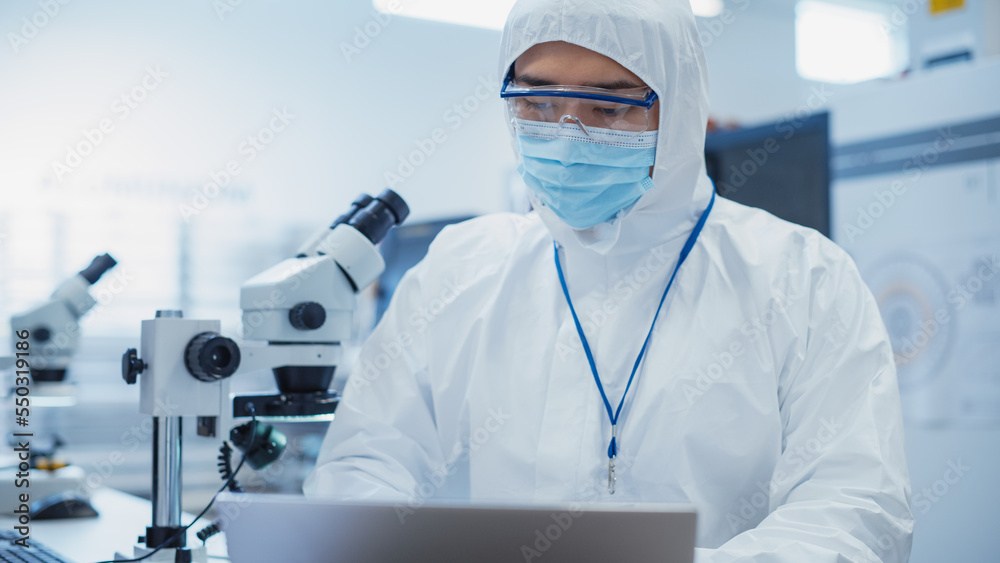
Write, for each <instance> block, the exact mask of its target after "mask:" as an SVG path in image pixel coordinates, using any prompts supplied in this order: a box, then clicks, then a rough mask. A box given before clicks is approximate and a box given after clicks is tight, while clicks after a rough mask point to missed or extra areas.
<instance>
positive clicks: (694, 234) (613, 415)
mask: <svg viewBox="0 0 1000 563" xmlns="http://www.w3.org/2000/svg"><path fill="white" fill-rule="evenodd" d="M714 204H715V190H712V199H711V200H709V202H708V207H706V208H705V211H704V212H703V213H702V214H701V217H699V218H698V222H697V223H696V224H695V226H694V229H692V230H691V234H690V235H688V238H687V242H685V243H684V247H683V248H682V249H681V254H680V257H679V258H678V259H677V265H676V266H674V272H673V274H671V275H670V281H668V282H667V288H666V289H664V290H663V296H662V297H660V304H659V305H657V307H656V314H655V315H653V322H652V324H650V326H649V332H648V333H647V334H646V339H645V340H644V341H643V342H642V348H640V349H639V356H638V357H637V358H636V359H635V364H633V365H632V374H631V375H629V378H628V383H627V384H626V385H625V392H624V393H622V400H621V402H619V403H618V408H617V409H616V410H614V411H613V412H612V410H611V402H610V401H608V395H607V394H606V393H605V392H604V385H602V384H601V378H600V376H599V375H597V364H596V363H595V362H594V354H593V352H591V350H590V344H589V343H588V342H587V336H586V335H584V333H583V327H582V326H581V325H580V318H579V317H577V315H576V309H574V308H573V301H572V300H571V299H570V297H569V289H568V288H567V287H566V277H565V276H564V275H563V271H562V265H561V264H560V263H559V245H558V244H556V243H555V242H553V243H552V246H553V248H554V249H555V256H556V272H558V273H559V284H560V285H562V290H563V295H565V296H566V304H567V305H569V312H570V313H572V314H573V322H574V323H575V324H576V332H577V334H579V335H580V342H581V343H583V351H584V352H585V353H586V354H587V362H588V363H589V364H590V372H591V373H593V374H594V382H595V383H597V390H598V391H600V392H601V399H603V400H604V408H605V409H607V411H608V418H609V419H610V420H611V443H610V445H608V460H609V461H608V491H609V492H610V493H611V494H614V493H615V469H614V468H615V465H614V460H615V458H616V457H617V456H618V444H617V442H618V436H617V434H618V433H617V427H618V417H619V416H620V415H621V412H622V407H623V406H624V405H625V397H627V396H628V390H629V389H630V388H631V387H632V380H633V379H635V374H636V373H637V372H638V371H639V364H641V363H642V356H643V355H644V354H645V353H646V346H648V345H649V339H650V338H651V337H652V336H653V327H654V326H656V319H657V318H658V317H659V316H660V309H662V308H663V302H664V301H665V300H666V299H667V293H668V292H669V291H670V286H672V285H673V284H674V278H676V277H677V271H678V270H680V269H681V264H683V263H684V260H686V259H687V257H688V254H690V253H691V249H692V248H694V243H695V242H696V241H697V240H698V235H700V234H701V230H702V228H703V227H704V226H705V221H706V220H707V219H708V214H709V213H711V211H712V206H713V205H714Z"/></svg>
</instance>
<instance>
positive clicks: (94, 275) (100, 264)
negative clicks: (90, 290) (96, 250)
mask: <svg viewBox="0 0 1000 563" xmlns="http://www.w3.org/2000/svg"><path fill="white" fill-rule="evenodd" d="M117 263H118V262H116V261H115V259H114V258H112V257H111V255H110V254H107V253H105V254H101V255H100V256H97V257H96V258H94V259H93V260H92V261H91V262H90V265H89V266H87V267H86V268H84V269H83V270H80V275H81V276H83V279H85V280H87V283H89V284H90V285H94V283H96V282H97V280H99V279H101V276H103V275H104V272H107V271H108V270H110V269H111V268H114V267H115V264H117Z"/></svg>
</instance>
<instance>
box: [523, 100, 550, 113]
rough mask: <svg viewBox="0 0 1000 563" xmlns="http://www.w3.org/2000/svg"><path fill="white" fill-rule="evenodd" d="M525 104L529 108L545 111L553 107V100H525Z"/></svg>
mask: <svg viewBox="0 0 1000 563" xmlns="http://www.w3.org/2000/svg"><path fill="white" fill-rule="evenodd" d="M524 104H525V107H526V108H527V109H530V110H535V111H545V110H549V109H552V102H542V101H533V100H525V101H524Z"/></svg>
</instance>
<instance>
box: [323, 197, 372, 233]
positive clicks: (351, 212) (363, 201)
mask: <svg viewBox="0 0 1000 563" xmlns="http://www.w3.org/2000/svg"><path fill="white" fill-rule="evenodd" d="M373 201H375V200H374V199H373V198H372V196H370V195H368V194H361V195H359V196H358V197H357V199H355V200H354V201H353V202H352V203H351V208H350V209H348V210H347V212H346V213H344V214H343V215H341V216H340V217H337V220H336V221H334V222H333V224H332V225H330V228H331V229H334V228H336V227H337V225H340V224H343V223H347V222H348V221H350V220H351V218H352V217H354V216H355V215H357V214H358V211H361V210H362V209H364V208H365V207H368V204H370V203H371V202H373Z"/></svg>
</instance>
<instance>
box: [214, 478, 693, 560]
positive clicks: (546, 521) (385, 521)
mask: <svg viewBox="0 0 1000 563" xmlns="http://www.w3.org/2000/svg"><path fill="white" fill-rule="evenodd" d="M218 506H219V515H220V516H219V518H220V519H221V520H222V526H221V527H222V529H223V530H224V531H225V532H226V541H227V543H228V546H229V557H230V560H231V561H232V562H233V563H259V562H264V561H267V562H273V561H281V562H283V563H322V562H327V561H330V562H333V561H336V562H341V561H342V562H347V563H390V562H395V561H399V562H406V563H424V562H427V563H430V562H434V563H470V562H475V563H511V562H525V563H530V562H532V561H542V562H544V563H570V562H572V563H580V562H583V561H595V562H602V563H603V562H623V561H627V562H629V563H647V562H648V563H653V562H654V561H655V562H656V563H692V562H693V560H694V543H695V520H696V517H695V512H694V508H693V507H691V506H689V505H677V504H631V503H630V504H609V503H601V504H566V505H561V506H560V505H555V504H552V505H537V506H536V505H532V506H523V505H522V506H515V505H501V504H496V505H489V506H486V505H470V504H457V503H447V504H445V503H431V502H428V503H425V504H423V505H421V506H413V507H411V506H409V505H406V504H402V505H397V504H388V503H386V504H378V503H367V502H366V503H360V502H346V501H329V500H316V499H306V498H305V497H301V496H291V495H255V494H234V493H223V494H221V495H219V501H218Z"/></svg>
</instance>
